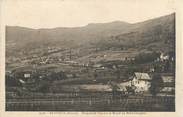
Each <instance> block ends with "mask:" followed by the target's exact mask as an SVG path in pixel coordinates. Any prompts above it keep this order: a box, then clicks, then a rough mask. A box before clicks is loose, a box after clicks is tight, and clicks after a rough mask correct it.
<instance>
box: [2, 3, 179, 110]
mask: <svg viewBox="0 0 183 117" xmlns="http://www.w3.org/2000/svg"><path fill="white" fill-rule="evenodd" d="M5 2H6V4H7V6H5V7H4V9H5V10H6V13H7V14H6V21H5V111H61V112H64V111H69V112H72V111H73V112H88V111H89V112H104V111H105V112H125V111H128V112H175V111H176V108H175V107H176V103H175V102H176V100H175V99H176V97H175V94H176V83H175V81H176V74H175V73H176V15H177V14H176V11H175V6H174V2H175V0H162V1H158V0H113V1H112V0H109V1H107V0H101V1H96V0H93V1H92V0H86V1H84V0H75V1H74V0H15V1H13V0H5Z"/></svg>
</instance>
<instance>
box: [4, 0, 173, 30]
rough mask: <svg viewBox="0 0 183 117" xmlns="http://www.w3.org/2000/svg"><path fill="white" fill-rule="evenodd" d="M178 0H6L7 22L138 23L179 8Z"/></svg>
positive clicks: (53, 24) (69, 24)
mask: <svg viewBox="0 0 183 117" xmlns="http://www.w3.org/2000/svg"><path fill="white" fill-rule="evenodd" d="M174 2H175V0H3V5H2V6H3V12H2V13H4V14H3V15H2V16H3V18H4V21H5V24H6V25H10V26H24V27H29V28H54V27H79V26H85V25H87V24H89V23H106V22H112V21H125V22H129V23H136V22H141V21H145V20H148V19H152V18H155V17H160V16H163V15H167V14H171V13H172V12H175V3H174Z"/></svg>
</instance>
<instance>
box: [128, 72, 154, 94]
mask: <svg viewBox="0 0 183 117" xmlns="http://www.w3.org/2000/svg"><path fill="white" fill-rule="evenodd" d="M151 79H152V78H151V77H150V76H149V74H148V73H140V72H135V73H134V76H133V78H132V80H131V84H132V86H135V87H136V89H135V92H146V91H148V90H149V88H150V86H151Z"/></svg>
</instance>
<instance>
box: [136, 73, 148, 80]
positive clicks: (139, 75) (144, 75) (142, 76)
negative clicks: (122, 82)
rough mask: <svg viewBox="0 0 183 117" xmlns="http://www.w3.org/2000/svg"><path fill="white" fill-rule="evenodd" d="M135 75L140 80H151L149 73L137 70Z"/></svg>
mask: <svg viewBox="0 0 183 117" xmlns="http://www.w3.org/2000/svg"><path fill="white" fill-rule="evenodd" d="M135 77H136V78H137V79H139V80H151V77H150V76H149V74H148V73H140V72H135Z"/></svg>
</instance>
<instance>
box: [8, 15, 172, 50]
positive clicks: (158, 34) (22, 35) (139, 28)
mask: <svg viewBox="0 0 183 117" xmlns="http://www.w3.org/2000/svg"><path fill="white" fill-rule="evenodd" d="M46 46H58V47H61V48H62V47H63V48H66V47H67V48H74V47H80V46H82V47H85V48H91V47H94V48H101V49H103V50H105V49H108V48H111V47H119V48H127V49H128V48H134V49H137V50H138V49H148V50H152V51H174V50H175V13H172V14H170V15H166V16H161V17H158V18H154V19H150V20H147V21H143V22H139V23H134V24H132V23H127V22H122V21H114V22H109V23H90V24H88V25H86V26H83V27H73V28H67V27H57V28H52V29H46V28H45V29H43V28H42V29H31V28H26V27H19V26H6V50H7V52H17V51H21V50H33V49H36V48H40V47H46Z"/></svg>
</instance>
